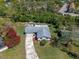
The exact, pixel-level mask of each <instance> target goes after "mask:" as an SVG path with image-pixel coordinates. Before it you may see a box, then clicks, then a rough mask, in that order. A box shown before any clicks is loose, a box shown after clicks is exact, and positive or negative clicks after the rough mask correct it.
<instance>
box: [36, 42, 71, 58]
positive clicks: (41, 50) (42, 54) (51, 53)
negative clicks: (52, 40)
mask: <svg viewBox="0 0 79 59" xmlns="http://www.w3.org/2000/svg"><path fill="white" fill-rule="evenodd" d="M35 48H36V51H37V53H38V56H39V58H40V59H72V58H71V57H69V56H68V55H67V54H66V53H65V52H62V51H60V50H59V49H58V48H54V47H51V46H46V47H42V46H40V45H39V44H38V43H37V42H35Z"/></svg>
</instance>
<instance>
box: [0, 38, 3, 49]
mask: <svg viewBox="0 0 79 59" xmlns="http://www.w3.org/2000/svg"><path fill="white" fill-rule="evenodd" d="M3 47H4V42H3V38H2V37H1V36H0V48H3Z"/></svg>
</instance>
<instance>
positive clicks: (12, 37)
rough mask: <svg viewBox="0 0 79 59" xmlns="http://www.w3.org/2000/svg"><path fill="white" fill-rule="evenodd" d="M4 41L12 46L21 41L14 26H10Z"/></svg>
mask: <svg viewBox="0 0 79 59" xmlns="http://www.w3.org/2000/svg"><path fill="white" fill-rule="evenodd" d="M4 42H5V45H7V46H8V47H9V48H12V47H14V46H15V45H17V44H18V43H19V42H20V37H19V36H18V35H17V34H16V32H15V30H14V29H13V28H8V31H7V34H6V36H5V40H4Z"/></svg>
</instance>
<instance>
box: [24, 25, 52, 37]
mask: <svg viewBox="0 0 79 59" xmlns="http://www.w3.org/2000/svg"><path fill="white" fill-rule="evenodd" d="M25 32H26V33H37V38H42V37H46V38H51V35H50V32H49V28H48V27H47V26H45V27H44V26H43V27H34V26H27V27H26V28H25Z"/></svg>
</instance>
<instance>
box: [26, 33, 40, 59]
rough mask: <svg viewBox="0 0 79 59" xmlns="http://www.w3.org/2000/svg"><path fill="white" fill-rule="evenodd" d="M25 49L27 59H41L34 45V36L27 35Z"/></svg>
mask: <svg viewBox="0 0 79 59" xmlns="http://www.w3.org/2000/svg"><path fill="white" fill-rule="evenodd" d="M25 49H26V59H39V58H38V56H37V53H36V51H35V48H34V44H33V34H26V38H25Z"/></svg>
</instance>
